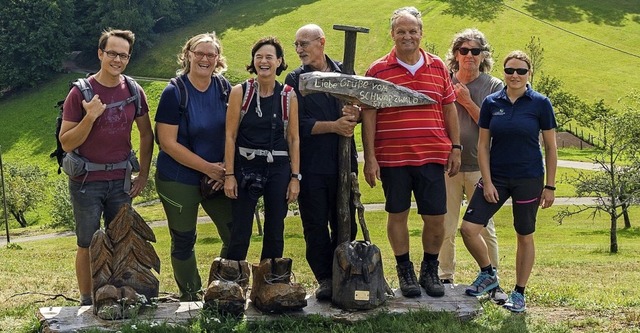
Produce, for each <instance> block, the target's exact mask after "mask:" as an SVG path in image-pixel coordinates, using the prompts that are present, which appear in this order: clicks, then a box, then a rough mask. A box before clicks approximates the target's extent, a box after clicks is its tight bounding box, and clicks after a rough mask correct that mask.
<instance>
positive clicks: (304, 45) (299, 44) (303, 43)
mask: <svg viewBox="0 0 640 333" xmlns="http://www.w3.org/2000/svg"><path fill="white" fill-rule="evenodd" d="M320 38H322V36H318V37H316V38H314V39H312V40H303V41H301V42H295V43H293V46H294V47H295V48H296V49H297V48H298V47H301V48H303V49H306V48H307V47H309V44H311V42H313V41H314V40H318V39H320Z"/></svg>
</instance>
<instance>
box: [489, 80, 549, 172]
mask: <svg viewBox="0 0 640 333" xmlns="http://www.w3.org/2000/svg"><path fill="white" fill-rule="evenodd" d="M506 89H507V88H504V89H503V90H501V91H498V92H495V93H493V94H491V95H489V96H487V98H486V99H485V100H484V101H483V102H482V107H481V108H480V118H479V120H478V125H479V126H480V128H484V129H489V131H490V132H491V158H490V170H491V175H492V176H498V177H505V178H536V177H542V176H543V175H544V166H543V162H542V150H541V146H540V131H541V130H550V129H553V128H556V127H557V124H556V118H555V115H554V113H553V107H552V106H551V101H550V100H549V98H547V97H546V96H544V95H542V94H540V93H538V92H536V91H534V90H533V89H531V87H527V90H526V91H525V93H524V95H523V96H521V97H520V98H518V99H517V100H516V102H515V103H513V104H512V103H511V101H510V100H509V97H508V96H507V93H506Z"/></svg>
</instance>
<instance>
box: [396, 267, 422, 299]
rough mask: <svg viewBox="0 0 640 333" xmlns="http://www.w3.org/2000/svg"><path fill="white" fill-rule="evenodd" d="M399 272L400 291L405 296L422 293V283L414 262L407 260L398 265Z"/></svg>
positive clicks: (414, 295)
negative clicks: (419, 281) (417, 276)
mask: <svg viewBox="0 0 640 333" xmlns="http://www.w3.org/2000/svg"><path fill="white" fill-rule="evenodd" d="M396 271H397V272H398V283H399V284H400V291H401V292H402V296H404V297H417V296H420V294H421V293H422V292H421V291H420V285H419V284H418V279H417V278H416V272H415V271H414V270H413V263H412V262H411V261H407V262H404V263H401V264H398V265H397V266H396Z"/></svg>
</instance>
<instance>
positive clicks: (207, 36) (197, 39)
mask: <svg viewBox="0 0 640 333" xmlns="http://www.w3.org/2000/svg"><path fill="white" fill-rule="evenodd" d="M200 43H210V44H213V46H214V47H215V48H216V51H217V52H218V61H217V62H216V65H215V68H214V70H213V73H214V74H220V73H222V72H224V71H226V70H227V59H226V58H225V57H224V56H223V55H222V44H221V43H220V40H219V39H218V37H217V36H216V33H215V32H207V33H204V34H199V35H195V36H193V37H191V38H190V39H189V40H188V41H187V42H186V43H185V44H184V46H182V51H181V52H180V53H178V64H179V65H180V69H178V70H177V71H176V74H177V75H183V74H189V71H190V70H191V61H190V60H189V51H193V49H194V48H195V47H196V45H198V44H200Z"/></svg>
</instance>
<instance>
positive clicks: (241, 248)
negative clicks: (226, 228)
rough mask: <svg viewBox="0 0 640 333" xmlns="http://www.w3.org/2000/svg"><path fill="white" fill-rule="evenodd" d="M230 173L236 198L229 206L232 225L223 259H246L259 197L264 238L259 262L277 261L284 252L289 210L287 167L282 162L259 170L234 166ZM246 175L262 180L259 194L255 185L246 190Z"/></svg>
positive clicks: (289, 168)
mask: <svg viewBox="0 0 640 333" xmlns="http://www.w3.org/2000/svg"><path fill="white" fill-rule="evenodd" d="M234 173H235V177H236V181H237V183H238V199H236V200H233V204H232V214H233V222H232V223H231V240H230V243H229V251H228V253H227V259H231V260H246V259H247V252H248V250H249V244H250V242H251V233H252V232H253V218H254V214H255V209H256V204H257V203H258V198H259V197H260V196H262V197H263V199H264V238H263V240H262V254H261V256H260V260H262V259H266V258H281V257H282V253H283V251H284V218H285V217H286V216H287V211H288V209H289V207H288V204H287V199H286V195H287V190H288V188H289V182H290V181H291V167H290V165H289V164H288V163H286V164H285V163H282V164H277V165H267V166H263V167H239V168H238V167H237V168H236V170H235V171H234ZM250 174H254V175H260V176H261V177H265V178H266V182H264V184H263V185H262V192H261V193H259V191H257V189H256V187H255V185H254V187H253V188H250V187H251V181H246V182H243V179H244V178H245V177H246V176H248V175H250ZM253 178H255V177H253ZM254 182H255V180H254ZM243 185H244V186H243Z"/></svg>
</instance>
